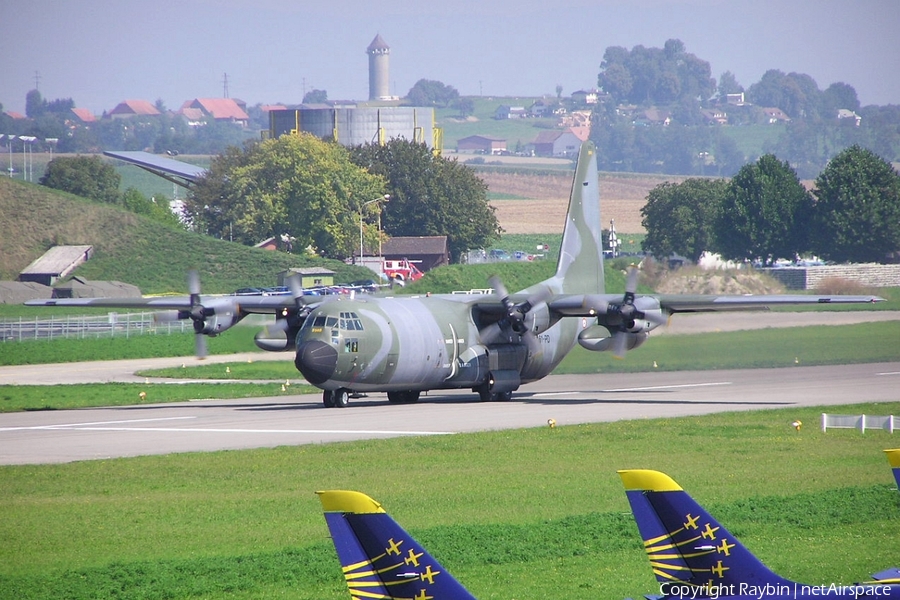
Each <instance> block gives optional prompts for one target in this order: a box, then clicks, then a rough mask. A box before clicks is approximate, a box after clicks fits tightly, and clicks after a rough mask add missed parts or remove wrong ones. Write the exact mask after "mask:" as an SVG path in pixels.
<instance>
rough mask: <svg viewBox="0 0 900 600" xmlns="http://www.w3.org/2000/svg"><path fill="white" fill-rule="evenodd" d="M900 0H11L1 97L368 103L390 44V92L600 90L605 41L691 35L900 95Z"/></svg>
mask: <svg viewBox="0 0 900 600" xmlns="http://www.w3.org/2000/svg"><path fill="white" fill-rule="evenodd" d="M898 31H900V0H553V1H550V2H548V1H547V0H539V1H538V0H442V1H440V2H433V1H430V0H376V1H373V0H328V1H324V2H323V1H321V0H315V1H310V0H243V1H240V2H239V1H237V0H153V2H147V1H146V0H142V1H140V2H138V1H136V0H77V1H76V0H0V104H2V105H3V108H4V110H12V111H17V112H21V113H24V112H25V95H26V94H27V93H28V91H29V90H32V89H34V88H35V87H36V84H37V89H38V90H39V91H40V92H41V95H42V97H43V98H44V99H45V100H55V99H58V98H72V100H74V102H75V105H76V106H77V107H80V108H87V109H90V110H91V111H92V112H94V113H95V114H98V115H99V114H101V113H102V112H103V111H104V110H106V111H108V110H111V109H112V108H113V107H115V106H116V105H117V104H118V103H119V102H121V101H123V100H126V99H129V100H130V99H141V100H148V101H150V102H156V100H158V99H161V100H162V101H163V103H164V104H165V106H166V107H167V108H169V109H177V108H179V107H180V106H181V104H182V103H183V102H184V101H186V100H192V99H194V98H220V97H223V96H225V85H224V83H225V80H226V74H227V82H228V85H227V88H228V90H227V91H228V94H227V95H228V96H229V97H231V98H239V99H241V100H243V101H245V102H246V103H247V104H248V105H251V106H252V105H255V104H257V103H262V104H274V103H279V102H280V103H285V104H298V103H300V101H301V100H302V98H303V95H304V93H305V92H307V91H310V90H312V89H321V90H325V91H327V92H328V98H329V99H331V100H366V99H368V89H369V88H368V58H367V56H366V53H365V50H366V47H367V46H368V45H369V43H370V42H371V41H372V39H373V38H374V37H375V35H376V34H381V36H382V38H383V39H384V40H385V42H386V43H387V44H388V46H390V49H391V50H390V77H389V80H390V91H391V94H392V95H396V96H405V95H406V93H407V92H408V91H409V89H410V88H411V87H412V86H413V85H414V84H415V83H416V81H418V80H419V79H423V78H424V79H432V80H438V81H441V82H442V83H444V84H446V85H451V86H453V87H455V88H456V89H457V90H458V91H459V93H460V94H462V95H483V96H539V95H549V96H555V95H556V86H557V85H560V86H562V89H563V95H569V94H571V93H572V92H573V91H577V90H580V89H588V88H591V87H595V86H596V85H597V74H598V72H599V70H600V63H601V61H602V60H603V53H604V51H605V49H606V48H607V47H608V46H623V47H625V48H628V49H631V48H633V47H634V46H637V45H644V46H646V47H657V48H661V47H662V46H663V45H664V44H665V42H666V40H667V39H672V38H676V39H680V40H681V41H682V42H683V43H684V45H685V49H686V50H687V51H688V52H690V53H693V54H695V55H696V56H697V57H699V58H701V59H703V60H706V61H708V62H709V63H710V65H711V67H712V75H713V76H714V77H716V78H718V77H719V76H720V75H721V74H722V73H723V72H724V71H731V72H732V73H734V74H735V76H736V78H737V80H738V82H739V83H740V84H741V85H743V86H744V87H745V88H747V87H749V86H750V85H751V84H753V83H755V82H757V81H759V79H760V78H761V77H762V75H763V73H765V72H766V71H767V70H769V69H779V70H781V71H783V72H785V73H790V72H798V73H805V74H808V75H810V76H812V78H813V79H815V80H816V82H817V83H818V85H819V88H820V89H823V90H824V89H825V88H826V87H828V85H830V84H831V83H835V82H844V83H847V84H850V85H852V86H853V87H854V88H855V89H856V91H857V94H858V96H859V99H860V102H861V103H862V105H867V104H879V105H883V104H900V68H898V66H900V34H898Z"/></svg>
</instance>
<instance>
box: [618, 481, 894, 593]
mask: <svg viewBox="0 0 900 600" xmlns="http://www.w3.org/2000/svg"><path fill="white" fill-rule="evenodd" d="M619 476H620V477H621V478H622V483H623V484H624V485H625V493H626V495H627V496H628V501H629V503H630V504H631V511H632V513H633V514H634V520H635V521H636V522H637V526H638V530H639V531H640V533H641V538H642V539H643V540H644V550H645V551H646V552H647V557H648V558H649V559H650V565H651V566H652V567H653V573H654V574H655V575H656V579H657V581H658V582H659V584H660V592H661V593H662V595H661V596H657V595H654V596H647V598H656V599H659V598H665V599H670V598H671V599H674V598H701V599H705V598H709V599H716V600H738V599H748V600H749V599H750V598H756V599H759V598H820V597H823V596H825V597H842V598H900V579H897V576H898V571H897V569H889V570H887V571H884V572H882V573H876V574H875V575H873V576H872V579H873V581H868V582H865V583H859V584H853V585H840V584H831V583H828V584H824V585H821V584H820V585H809V584H801V583H797V582H794V581H791V580H789V579H785V578H783V577H781V576H779V575H776V574H775V573H773V572H772V571H771V570H769V569H768V568H767V567H766V566H765V565H763V564H762V563H761V562H760V561H759V559H757V558H756V556H754V555H753V554H752V553H751V552H750V551H749V550H747V548H745V547H744V546H743V545H742V544H741V543H740V542H739V541H738V540H737V538H735V537H734V536H733V535H731V533H729V531H728V530H727V529H725V528H724V527H723V526H722V525H721V524H720V523H719V522H718V521H716V520H715V519H714V518H713V517H712V516H710V514H709V513H708V512H706V510H704V509H703V507H701V506H700V505H699V504H697V502H696V501H694V499H693V498H691V497H690V496H689V495H688V493H687V492H685V491H684V490H683V489H682V488H681V486H679V485H678V484H677V483H675V481H674V480H673V479H672V478H671V477H669V476H668V475H666V474H665V473H660V472H659V471H648V470H641V469H637V470H626V471H619Z"/></svg>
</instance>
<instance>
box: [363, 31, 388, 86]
mask: <svg viewBox="0 0 900 600" xmlns="http://www.w3.org/2000/svg"><path fill="white" fill-rule="evenodd" d="M366 54H368V55H369V100H387V99H389V98H390V97H391V92H390V86H389V85H388V68H389V66H390V65H389V61H390V58H391V48H390V46H388V45H387V44H385V43H384V40H383V39H381V34H378V35H376V36H375V39H374V40H372V43H371V44H369V47H368V48H366Z"/></svg>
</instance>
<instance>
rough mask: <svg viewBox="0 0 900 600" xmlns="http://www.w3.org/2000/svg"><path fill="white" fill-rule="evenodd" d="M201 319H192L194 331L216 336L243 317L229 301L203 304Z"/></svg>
mask: <svg viewBox="0 0 900 600" xmlns="http://www.w3.org/2000/svg"><path fill="white" fill-rule="evenodd" d="M203 314H204V319H203V321H194V331H196V332H197V333H203V334H206V335H209V336H216V335H219V334H220V333H222V332H223V331H225V330H226V329H229V328H231V327H233V326H234V325H236V324H237V323H238V321H240V320H241V319H243V318H244V315H242V314H241V313H240V312H239V311H237V310H235V307H234V305H233V304H232V303H231V302H209V303H206V304H204V305H203Z"/></svg>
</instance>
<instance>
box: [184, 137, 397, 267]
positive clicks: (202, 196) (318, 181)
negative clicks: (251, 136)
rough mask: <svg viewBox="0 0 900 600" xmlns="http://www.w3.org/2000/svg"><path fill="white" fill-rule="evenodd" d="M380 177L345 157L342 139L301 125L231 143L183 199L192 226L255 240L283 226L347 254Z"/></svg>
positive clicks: (334, 253) (326, 251)
mask: <svg viewBox="0 0 900 600" xmlns="http://www.w3.org/2000/svg"><path fill="white" fill-rule="evenodd" d="M383 194H384V180H383V179H382V178H381V177H379V176H377V175H372V174H370V173H367V172H366V171H365V170H364V169H362V168H360V167H357V166H356V165H354V164H353V163H352V162H350V156H349V153H348V151H347V149H346V148H344V147H343V146H341V145H339V144H336V143H332V142H326V141H323V140H320V139H319V138H317V137H315V136H314V135H311V134H307V133H300V134H297V135H283V136H281V137H279V138H277V139H270V140H266V141H264V142H248V143H247V144H245V146H244V147H243V149H241V148H237V147H230V148H229V149H228V150H227V151H226V152H225V153H224V154H221V155H219V156H217V157H215V158H214V159H213V161H212V163H211V165H210V169H209V171H207V174H206V176H204V177H203V178H202V179H201V180H200V181H199V182H198V183H197V185H196V186H195V188H194V190H193V192H192V193H191V195H190V196H189V197H188V199H187V200H186V202H185V212H186V213H187V215H188V216H189V218H190V220H191V222H192V224H193V225H194V227H195V229H197V230H200V231H204V232H206V233H209V234H211V235H214V236H216V237H220V238H224V239H233V240H234V241H239V242H241V243H244V244H248V245H251V244H256V243H258V242H259V241H261V240H264V239H266V238H268V237H271V236H275V235H281V234H285V233H286V234H289V235H291V236H293V237H295V238H297V242H296V244H295V245H296V246H298V247H301V248H303V247H306V246H312V247H314V248H315V249H316V250H317V252H318V253H320V254H323V255H324V256H327V257H329V258H338V259H345V258H348V257H350V256H352V255H353V252H354V250H355V249H356V248H358V240H359V237H358V235H359V212H360V210H361V208H362V206H363V204H364V203H365V202H367V201H369V200H371V199H373V198H377V197H380V196H382V195H383Z"/></svg>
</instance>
